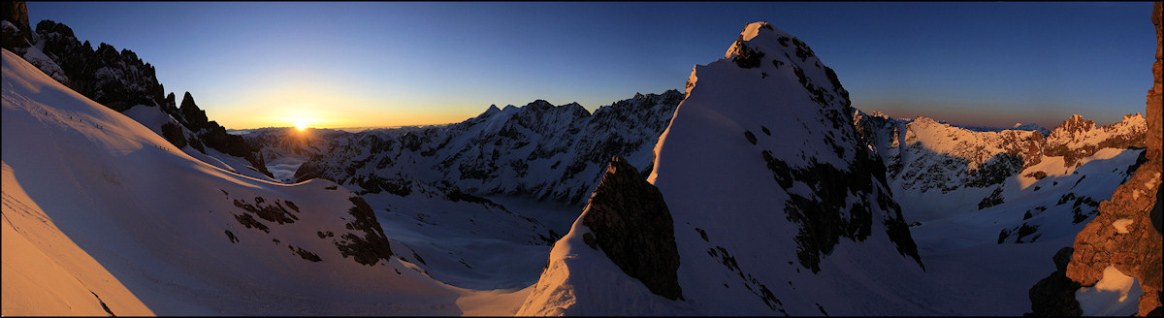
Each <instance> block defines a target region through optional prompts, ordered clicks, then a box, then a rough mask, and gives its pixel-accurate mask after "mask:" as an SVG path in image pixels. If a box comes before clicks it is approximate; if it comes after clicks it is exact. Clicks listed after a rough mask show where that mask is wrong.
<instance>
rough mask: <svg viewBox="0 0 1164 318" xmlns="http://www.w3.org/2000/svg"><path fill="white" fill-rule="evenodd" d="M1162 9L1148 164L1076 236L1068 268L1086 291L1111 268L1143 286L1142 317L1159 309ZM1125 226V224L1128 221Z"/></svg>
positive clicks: (1156, 20) (1157, 11)
mask: <svg viewBox="0 0 1164 318" xmlns="http://www.w3.org/2000/svg"><path fill="white" fill-rule="evenodd" d="M1161 8H1162V4H1161V3H1160V2H1156V4H1155V6H1154V7H1153V14H1152V23H1153V24H1155V27H1156V61H1155V63H1154V64H1153V65H1152V73H1153V75H1154V78H1155V83H1154V84H1153V85H1152V89H1151V90H1149V91H1148V96H1147V114H1148V118H1147V122H1148V134H1147V136H1146V144H1147V147H1148V150H1147V151H1146V159H1147V162H1146V164H1144V165H1142V166H1141V167H1140V168H1138V169H1137V170H1136V172H1135V174H1133V175H1132V177H1131V178H1129V179H1128V180H1127V181H1126V182H1124V184H1122V185H1120V186H1119V188H1116V191H1115V193H1114V194H1112V197H1111V200H1108V201H1104V202H1102V203H1100V205H1099V216H1097V217H1096V218H1095V219H1094V220H1092V221H1091V223H1088V224H1087V226H1086V227H1084V228H1083V230H1082V231H1080V232H1079V234H1078V235H1077V236H1076V237H1075V253H1074V255H1073V256H1072V260H1071V263H1070V264H1069V265H1068V266H1067V277H1069V278H1071V279H1072V280H1074V281H1076V282H1079V283H1080V284H1082V285H1083V286H1091V285H1094V284H1095V283H1096V282H1098V281H1099V280H1100V279H1101V278H1102V277H1103V270H1104V268H1106V267H1107V266H1109V265H1111V266H1115V268H1116V269H1118V270H1119V271H1120V272H1122V273H1124V274H1126V275H1128V276H1132V277H1135V278H1136V279H1138V280H1139V281H1140V286H1141V288H1142V289H1143V295H1142V296H1141V297H1140V304H1139V312H1138V315H1147V314H1148V313H1150V312H1152V311H1154V310H1160V309H1159V308H1160V307H1161V305H1160V293H1161V280H1162V278H1161V275H1162V273H1161V266H1160V264H1161V253H1160V251H1161V245H1162V242H1161V240H1162V238H1161V235H1160V232H1158V231H1156V230H1154V229H1152V225H1151V224H1152V221H1151V220H1150V212H1151V210H1152V209H1153V207H1154V206H1155V205H1156V204H1157V201H1158V197H1159V195H1153V194H1154V193H1158V192H1159V191H1160V180H1161V153H1160V147H1161V145H1160V134H1161V131H1160V129H1161V93H1162V89H1161V82H1160V81H1161V79H1160V77H1161V76H1162V75H1164V74H1162V68H1164V66H1162V64H1161V63H1162V58H1164V57H1162V56H1161V50H1162V48H1164V42H1162V40H1161V39H1162V36H1164V31H1162V30H1161V17H1160V15H1161V14H1162V12H1161ZM1119 220H1130V221H1131V222H1132V223H1131V224H1130V225H1128V226H1127V227H1126V229H1127V233H1120V231H1118V230H1117V229H1116V228H1115V226H1113V224H1114V223H1115V222H1116V221H1119ZM1125 222H1126V221H1125Z"/></svg>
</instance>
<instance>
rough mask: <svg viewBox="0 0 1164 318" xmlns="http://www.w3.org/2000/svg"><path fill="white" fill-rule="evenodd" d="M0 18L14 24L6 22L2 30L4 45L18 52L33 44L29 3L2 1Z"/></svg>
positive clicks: (0, 39) (1, 36)
mask: <svg viewBox="0 0 1164 318" xmlns="http://www.w3.org/2000/svg"><path fill="white" fill-rule="evenodd" d="M0 19H3V20H4V21H7V22H8V23H10V24H12V25H11V26H9V25H8V24H4V26H3V28H2V30H0V31H2V32H0V43H3V47H4V48H5V49H8V50H9V51H12V52H14V53H17V54H21V53H23V52H24V50H23V49H24V48H27V47H29V46H31V45H32V38H31V36H32V29H31V28H29V26H28V5H27V4H25V3H24V1H5V2H3V3H0Z"/></svg>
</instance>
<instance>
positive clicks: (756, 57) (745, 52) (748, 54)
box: [732, 34, 764, 68]
mask: <svg viewBox="0 0 1164 318" xmlns="http://www.w3.org/2000/svg"><path fill="white" fill-rule="evenodd" d="M735 46H736V55H735V56H733V57H732V62H735V63H736V65H738V66H739V67H742V68H753V67H758V66H760V61H761V60H763V59H764V52H762V51H760V50H756V49H752V48H751V47H748V45H747V44H746V43H744V38H743V35H742V34H741V35H740V37H739V38H738V39H736V43H735Z"/></svg>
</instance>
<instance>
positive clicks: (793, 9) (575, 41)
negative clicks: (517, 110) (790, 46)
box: [28, 2, 1155, 128]
mask: <svg viewBox="0 0 1164 318" xmlns="http://www.w3.org/2000/svg"><path fill="white" fill-rule="evenodd" d="M1151 7H1152V3H1150V2H1134V3H1074V2H1072V3H997V2H995V3H689V2H683V3H656V2H651V3H375V2H373V3H365V2H356V3H311V2H306V3H304V2H293V3H279V2H261V3H217V2H216V3H170V2H166V3H125V2H113V3H41V2H30V3H29V4H28V8H29V14H30V16H31V20H32V23H36V22H37V21H40V20H42V19H52V20H56V21H58V22H63V23H65V24H67V25H69V26H71V27H72V28H73V29H74V31H75V32H76V34H77V36H78V37H80V38H81V39H82V40H90V41H92V42H93V43H98V42H107V43H109V44H112V45H114V46H116V47H117V48H129V49H131V50H134V51H135V52H137V53H138V55H139V56H140V57H142V59H144V60H146V61H147V62H150V63H152V64H153V65H154V66H155V67H157V71H158V77H159V79H160V80H161V81H162V83H163V84H165V85H166V89H168V90H172V91H177V92H178V94H179V95H181V92H183V91H190V92H191V93H193V94H194V96H195V98H196V99H197V100H198V103H199V105H201V106H202V107H203V108H205V109H206V110H207V112H208V115H209V116H210V117H211V118H213V119H216V120H218V121H219V122H220V123H223V124H224V125H226V126H227V127H228V128H253V127H259V126H288V125H290V123H291V122H292V121H294V120H295V119H297V118H308V119H310V120H311V121H313V124H314V125H315V126H320V127H352V126H392V125H406V124H429V123H442V122H454V121H460V120H463V119H465V118H467V117H470V116H474V115H476V114H478V113H480V112H482V111H484V110H485V108H486V107H487V106H488V105H489V104H498V105H505V104H515V105H524V104H525V103H528V102H530V101H532V100H534V99H546V100H549V101H550V102H552V103H555V104H564V103H568V102H573V101H577V102H579V103H581V104H582V105H583V106H586V107H587V108H589V109H591V110H593V109H595V108H597V107H598V106H601V105H607V104H610V103H611V102H613V101H615V100H620V99H625V98H630V97H631V96H633V95H634V93H636V92H643V93H649V92H661V91H663V90H666V89H672V88H674V89H682V88H683V84H684V82H685V81H686V80H687V77H688V75H689V74H690V71H691V67H692V66H693V65H695V64H707V63H709V62H712V61H714V60H716V59H718V58H722V57H723V54H724V51H726V50H727V48H728V46H729V44H731V42H732V41H733V40H735V38H736V36H737V35H738V34H739V32H740V31H741V30H742V29H743V27H744V25H746V24H747V23H749V22H753V21H768V22H771V23H772V24H773V25H775V26H776V27H778V28H780V29H783V30H784V31H787V32H789V33H791V34H793V35H795V36H797V37H799V38H801V39H802V40H804V41H805V42H807V43H808V44H809V45H810V46H811V47H812V48H813V50H814V51H815V52H816V53H817V55H818V56H820V58H821V59H822V61H823V62H824V63H825V64H827V65H829V66H831V67H832V68H833V69H835V70H836V72H837V74H838V75H839V77H840V79H841V82H842V83H843V84H844V85H845V87H846V88H847V89H848V90H849V91H850V93H851V95H852V99H853V103H854V106H856V107H857V108H859V109H862V110H865V111H874V110H879V111H882V112H885V113H888V114H891V115H895V116H909V117H912V116H916V115H923V114H924V115H926V116H929V117H933V118H936V119H938V120H945V121H950V122H954V123H961V124H968V125H983V126H1009V125H1010V124H1013V123H1014V122H1016V121H1022V122H1036V123H1039V124H1041V125H1044V126H1054V125H1056V124H1057V123H1058V122H1060V121H1062V120H1063V119H1065V118H1066V117H1067V116H1068V115H1069V114H1071V113H1079V114H1083V115H1084V116H1086V117H1088V118H1092V119H1094V120H1096V121H1097V122H1098V123H1100V124H1104V123H1110V122H1114V121H1117V120H1119V118H1120V116H1121V115H1123V114H1126V113H1133V112H1142V111H1143V109H1144V93H1145V91H1146V90H1147V89H1148V87H1149V86H1150V85H1151V80H1152V75H1151V72H1150V66H1151V62H1152V57H1153V54H1154V53H1155V47H1154V44H1155V43H1154V36H1155V34H1154V33H1153V30H1152V24H1151V21H1150V12H1151Z"/></svg>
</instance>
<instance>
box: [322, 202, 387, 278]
mask: <svg viewBox="0 0 1164 318" xmlns="http://www.w3.org/2000/svg"><path fill="white" fill-rule="evenodd" d="M349 200H351V201H352V204H353V205H354V206H352V208H351V209H350V210H348V212H349V213H350V214H351V215H352V217H354V218H355V219H354V220H352V221H351V222H349V223H347V224H345V225H344V226H345V227H346V228H347V229H348V230H351V231H353V232H355V233H360V232H363V235H362V236H361V235H357V234H354V233H344V235H341V236H340V238H341V239H340V240H339V241H337V242H336V243H335V245H336V247H337V248H339V250H340V254H342V255H343V256H344V258H347V257H349V256H351V257H352V259H354V260H355V261H356V262H357V263H360V264H363V265H368V266H373V265H376V263H377V262H379V261H380V260H383V261H384V262H388V261H389V259H390V257H392V247H391V246H390V245H389V244H388V236H386V235H384V229H383V228H382V227H381V226H380V221H377V220H376V215H375V214H374V213H373V211H372V207H371V206H369V205H368V202H367V201H364V199H363V198H361V197H359V196H353V197H351V198H349Z"/></svg>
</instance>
